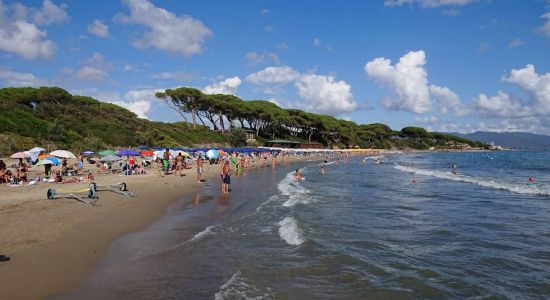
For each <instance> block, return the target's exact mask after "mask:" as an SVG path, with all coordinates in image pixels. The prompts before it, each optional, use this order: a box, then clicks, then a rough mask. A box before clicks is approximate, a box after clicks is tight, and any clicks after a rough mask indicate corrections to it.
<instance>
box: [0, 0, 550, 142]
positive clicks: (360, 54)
mask: <svg viewBox="0 0 550 300" xmlns="http://www.w3.org/2000/svg"><path fill="white" fill-rule="evenodd" d="M549 54H550V2H549V1H543V0H533V1H531V0H517V1H512V0H510V1H497V0H493V1H489V0H385V1H161V0H152V1H147V0H123V1H106V0H103V1H67V0H65V1H63V0H46V1H20V2H12V1H2V2H1V5H0V84H1V85H2V86H45V85H55V86H60V87H62V88H65V89H67V90H68V91H70V92H72V93H74V94H82V95H89V96H92V97H95V98H97V99H99V100H102V101H107V102H113V103H116V104H119V105H122V106H125V107H127V108H129V109H131V110H133V111H134V112H136V113H137V114H138V115H140V116H142V117H147V118H149V119H152V120H159V121H176V120H180V117H179V116H178V115H177V114H176V113H175V112H172V111H170V109H169V108H168V107H166V106H165V105H164V104H163V103H162V102H161V101H159V100H156V99H155V98H154V97H153V94H154V92H155V91H157V90H162V89H166V88H174V87H179V86H192V87H197V88H199V89H201V90H203V91H204V92H207V93H230V94H235V95H237V96H239V97H241V98H242V99H245V100H246V99H266V100H271V101H273V102H275V103H277V104H279V105H280V106H282V107H285V108H291V107H292V108H302V109H304V110H308V111H314V112H319V113H324V114H331V115H335V116H337V117H340V118H346V119H351V120H353V121H355V122H357V123H374V122H382V123H387V124H388V125H390V126H391V127H392V128H395V129H400V128H402V127H404V126H409V125H418V126H424V127H427V128H429V129H430V130H435V131H461V132H471V131H475V130H491V131H530V132H538V133H550V59H549V58H550V55H549Z"/></svg>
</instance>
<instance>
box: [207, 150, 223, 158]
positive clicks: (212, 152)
mask: <svg viewBox="0 0 550 300" xmlns="http://www.w3.org/2000/svg"><path fill="white" fill-rule="evenodd" d="M219 156H220V153H218V151H216V149H210V150H208V151H206V157H208V158H209V159H213V158H217V157H219Z"/></svg>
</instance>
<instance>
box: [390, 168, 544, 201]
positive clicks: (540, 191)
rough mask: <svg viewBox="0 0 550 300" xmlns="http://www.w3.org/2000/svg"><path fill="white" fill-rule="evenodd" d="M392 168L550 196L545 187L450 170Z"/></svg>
mask: <svg viewBox="0 0 550 300" xmlns="http://www.w3.org/2000/svg"><path fill="white" fill-rule="evenodd" d="M394 168H396V169H397V170H400V171H404V172H409V173H414V174H417V175H423V176H431V177H436V178H440V179H447V180H453V181H460V182H466V183H472V184H477V185H479V186H482V187H488V188H493V189H499V190H508V191H510V192H513V193H518V194H531V195H539V196H550V191H548V190H546V189H542V188H538V187H534V186H527V185H519V184H512V183H508V182H501V181H495V180H493V179H489V178H479V177H472V176H467V175H453V174H451V173H450V172H442V171H435V170H426V169H420V168H414V167H409V166H402V165H395V166H394Z"/></svg>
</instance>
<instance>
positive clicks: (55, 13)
mask: <svg viewBox="0 0 550 300" xmlns="http://www.w3.org/2000/svg"><path fill="white" fill-rule="evenodd" d="M31 10H32V19H33V21H34V22H35V23H36V24H38V25H50V24H54V23H65V22H68V21H69V20H70V18H69V15H68V14H67V11H66V10H67V5H65V4H61V5H59V6H58V5H55V4H54V3H52V2H51V1H50V0H44V2H43V3H42V7H41V8H40V9H31Z"/></svg>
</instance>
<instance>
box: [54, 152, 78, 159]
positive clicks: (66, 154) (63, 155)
mask: <svg viewBox="0 0 550 300" xmlns="http://www.w3.org/2000/svg"><path fill="white" fill-rule="evenodd" d="M50 155H53V156H55V157H60V158H68V159H69V158H76V156H75V155H74V154H73V153H72V152H70V151H67V150H55V151H52V152H50Z"/></svg>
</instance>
